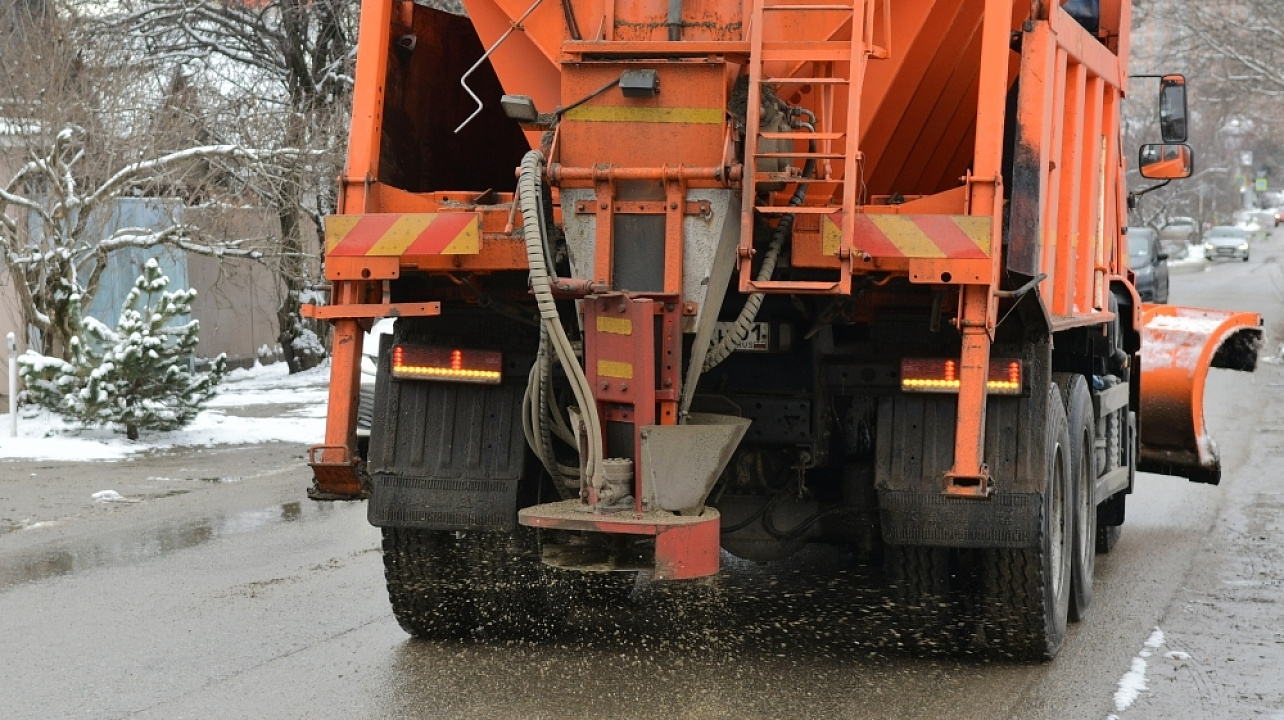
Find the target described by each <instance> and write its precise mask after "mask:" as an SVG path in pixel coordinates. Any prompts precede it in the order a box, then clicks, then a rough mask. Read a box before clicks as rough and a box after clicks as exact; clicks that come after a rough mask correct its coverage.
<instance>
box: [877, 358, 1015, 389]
mask: <svg viewBox="0 0 1284 720" xmlns="http://www.w3.org/2000/svg"><path fill="white" fill-rule="evenodd" d="M985 389H986V391H987V392H989V393H990V394H992V395H1020V394H1021V361H1020V360H1005V359H992V360H990V372H989V373H988V377H987V378H986V383H985ZM901 390H903V391H905V392H925V393H956V392H958V391H959V361H958V360H954V359H949V358H929V359H914V360H902V361H901Z"/></svg>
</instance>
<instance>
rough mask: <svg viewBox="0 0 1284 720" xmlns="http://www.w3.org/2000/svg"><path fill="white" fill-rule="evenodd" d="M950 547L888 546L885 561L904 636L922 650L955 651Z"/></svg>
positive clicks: (909, 643)
mask: <svg viewBox="0 0 1284 720" xmlns="http://www.w3.org/2000/svg"><path fill="white" fill-rule="evenodd" d="M949 562H950V549H949V548H945V547H926V546H917V545H885V546H884V547H883V563H884V567H885V569H886V573H887V579H888V581H889V584H890V585H891V591H892V599H893V601H894V602H895V603H896V611H897V613H898V614H899V616H900V618H901V619H902V621H903V623H904V626H903V627H900V628H898V630H899V632H900V636H901V637H902V638H907V639H908V643H907V644H908V645H909V646H910V648H911V649H913V650H917V651H919V652H928V653H933V652H943V653H949V652H953V651H954V649H955V647H954V646H955V638H954V637H953V635H954V634H953V632H952V629H953V628H954V627H955V626H956V625H957V622H956V619H955V617H954V610H955V608H954V603H953V602H951V598H950V587H951V582H950V567H949Z"/></svg>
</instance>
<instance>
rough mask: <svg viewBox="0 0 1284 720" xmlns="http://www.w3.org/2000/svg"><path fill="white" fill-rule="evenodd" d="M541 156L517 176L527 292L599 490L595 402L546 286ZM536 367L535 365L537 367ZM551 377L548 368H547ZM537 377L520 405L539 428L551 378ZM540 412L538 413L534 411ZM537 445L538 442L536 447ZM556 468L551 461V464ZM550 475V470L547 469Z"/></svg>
mask: <svg viewBox="0 0 1284 720" xmlns="http://www.w3.org/2000/svg"><path fill="white" fill-rule="evenodd" d="M543 167H544V154H543V153H542V152H540V151H539V150H531V151H530V152H528V153H526V156H525V157H523V158H522V169H521V175H520V176H519V177H518V180H517V196H518V204H519V208H520V209H521V211H522V229H523V233H524V235H525V238H526V262H527V264H528V265H529V266H530V284H531V291H532V292H533V293H534V294H535V303H536V307H537V308H538V309H539V315H540V321H541V323H542V324H543V326H544V329H545V331H546V332H547V337H548V344H549V345H550V346H551V348H552V351H553V353H552V354H553V355H554V356H556V357H557V360H558V363H560V364H561V366H562V370H563V372H565V373H566V377H567V378H568V379H569V380H570V384H571V392H572V393H574V395H575V401H576V402H577V403H578V404H579V406H580V410H581V413H582V416H583V417H584V419H585V423H586V424H587V425H588V432H587V433H585V434H586V435H587V436H588V437H587V440H586V444H587V445H588V447H587V448H581V449H580V452H581V453H583V457H582V458H581V460H582V464H583V466H584V472H585V475H586V476H587V477H588V478H589V479H590V482H591V483H592V485H593V486H594V487H600V486H601V481H602V477H601V475H602V421H601V419H600V417H599V416H598V412H597V402H596V401H595V400H594V398H593V392H592V388H590V387H589V384H588V378H586V377H585V376H584V369H583V368H581V367H580V364H579V359H578V358H577V357H576V356H575V350H574V348H573V347H571V341H570V338H568V337H567V336H566V329H565V328H563V327H562V321H561V318H560V317H559V315H558V312H557V303H556V302H555V301H554V299H553V291H552V282H551V281H550V279H549V262H548V256H547V254H546V253H545V250H544V248H545V242H546V239H545V237H544V226H543V222H542V221H541V216H542V214H543V206H542V203H543V193H542V191H541V181H540V177H541V175H542V174H543ZM537 365H538V363H537ZM549 372H550V375H551V366H550V367H549ZM536 374H538V375H540V376H541V377H540V378H539V379H538V380H537V381H536V382H535V383H533V384H534V385H535V386H537V389H536V390H535V392H536V393H538V394H535V395H533V393H532V387H531V385H530V384H528V386H527V398H526V400H525V404H528V405H529V406H534V407H535V408H536V410H535V412H536V413H538V414H539V420H538V424H539V426H541V428H543V427H544V426H545V423H547V422H548V417H549V414H548V413H546V412H544V410H545V409H548V406H547V400H546V399H545V398H546V392H547V390H546V386H545V382H544V381H545V378H548V379H549V380H551V377H549V376H545V375H544V374H543V372H542V371H541V369H540V368H536V369H534V370H533V372H532V375H533V376H534V375H536ZM541 407H542V408H543V409H540V408H541ZM529 417H530V414H529V413H524V414H523V418H524V420H523V429H524V430H527V433H526V434H527V440H528V441H531V440H532V439H533V438H534V439H535V441H534V442H531V444H532V447H534V448H535V449H536V451H537V454H539V455H540V457H541V460H542V461H543V462H544V463H545V465H546V466H548V465H549V464H550V458H552V448H551V447H544V438H545V437H546V435H545V430H544V429H539V431H538V432H535V431H536V430H537V428H535V427H530V428H527V425H528V424H529V420H527V418H529ZM537 443H538V444H537ZM552 464H553V465H554V466H556V460H555V459H554V460H552ZM550 472H552V470H550Z"/></svg>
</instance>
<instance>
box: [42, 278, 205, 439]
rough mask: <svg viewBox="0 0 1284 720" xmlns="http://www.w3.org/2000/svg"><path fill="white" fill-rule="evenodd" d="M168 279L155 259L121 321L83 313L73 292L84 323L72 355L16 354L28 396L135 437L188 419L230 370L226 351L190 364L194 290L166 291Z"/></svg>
mask: <svg viewBox="0 0 1284 720" xmlns="http://www.w3.org/2000/svg"><path fill="white" fill-rule="evenodd" d="M168 286H169V278H168V277H166V276H165V274H164V273H163V272H161V269H160V264H159V263H157V262H156V260H155V259H151V260H148V261H147V264H146V266H145V267H144V268H143V274H142V275H140V276H139V277H138V279H137V280H136V281H134V287H133V289H131V290H130V291H129V295H128V296H127V297H126V298H125V302H124V305H123V306H122V307H121V312H120V320H119V321H118V322H117V323H116V327H115V328H114V329H113V328H109V327H107V326H106V325H105V324H103V323H102V322H99V321H98V320H97V319H95V318H92V317H85V316H84V315H83V314H82V309H81V304H80V297H79V296H78V295H73V296H72V298H71V301H70V303H69V308H70V310H69V312H70V313H71V314H72V316H73V321H74V322H75V323H76V325H75V326H76V327H77V328H78V329H79V332H78V334H76V335H74V336H72V337H71V339H70V341H69V344H70V348H69V350H70V352H69V356H70V359H69V360H62V359H60V358H54V357H46V356H44V355H40V354H38V353H35V352H32V351H28V352H27V353H25V354H23V355H22V356H20V357H19V358H18V364H19V365H20V368H21V369H20V373H21V375H22V379H23V382H25V383H26V385H27V395H28V397H29V398H31V400H33V401H34V402H36V403H37V404H38V405H41V406H42V407H45V408H48V409H50V410H52V411H54V412H56V413H58V414H59V415H62V416H63V417H65V418H68V419H71V420H75V421H78V422H82V423H85V424H87V425H115V426H117V427H123V428H124V430H125V433H126V435H128V437H129V439H130V440H137V439H138V434H139V432H140V431H143V430H176V429H179V428H182V427H185V426H186V425H188V424H190V423H191V422H192V420H194V419H195V418H196V414H197V413H199V412H200V411H201V409H202V408H203V407H204V406H205V403H207V402H208V401H209V399H210V398H211V397H213V396H214V390H215V387H216V386H217V385H218V384H219V382H221V381H222V379H223V375H224V373H225V372H226V371H227V361H226V357H225V356H224V355H219V356H218V357H217V358H215V359H214V362H213V363H212V364H211V367H210V370H209V372H203V373H195V372H189V371H188V365H189V362H190V360H191V356H192V351H193V350H194V349H195V348H196V343H197V341H198V340H199V335H200V323H199V322H198V321H197V320H192V319H187V320H184V318H190V317H191V313H192V300H194V299H195V298H196V291H195V290H190V289H189V290H176V291H174V292H166V290H165V288H166V287H168Z"/></svg>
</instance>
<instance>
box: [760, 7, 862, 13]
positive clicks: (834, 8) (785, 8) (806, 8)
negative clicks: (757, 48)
mask: <svg viewBox="0 0 1284 720" xmlns="http://www.w3.org/2000/svg"><path fill="white" fill-rule="evenodd" d="M762 9H763V10H831V11H832V10H841V11H844V12H852V11H853V10H854V8H853V7H852V6H851V5H763V6H762Z"/></svg>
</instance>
